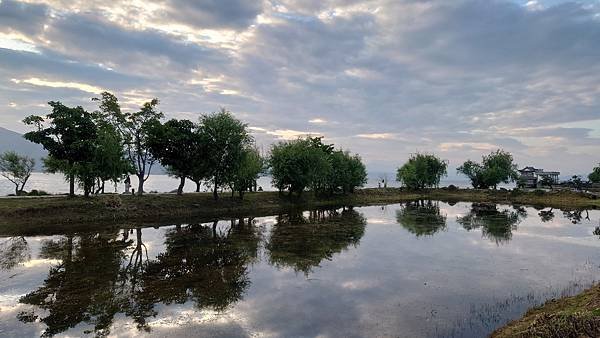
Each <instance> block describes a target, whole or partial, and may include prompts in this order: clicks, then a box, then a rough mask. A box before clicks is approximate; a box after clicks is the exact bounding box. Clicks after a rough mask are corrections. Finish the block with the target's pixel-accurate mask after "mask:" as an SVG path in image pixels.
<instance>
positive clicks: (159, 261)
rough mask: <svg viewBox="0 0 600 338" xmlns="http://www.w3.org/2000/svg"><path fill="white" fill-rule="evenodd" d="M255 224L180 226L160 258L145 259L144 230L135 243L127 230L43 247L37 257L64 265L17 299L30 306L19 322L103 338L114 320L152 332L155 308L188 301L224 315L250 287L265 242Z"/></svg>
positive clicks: (168, 238)
mask: <svg viewBox="0 0 600 338" xmlns="http://www.w3.org/2000/svg"><path fill="white" fill-rule="evenodd" d="M253 223H254V222H253V221H252V219H250V220H244V219H242V220H235V221H231V222H230V225H229V226H228V227H227V229H222V228H218V227H217V222H215V223H214V224H210V225H202V224H193V225H187V226H177V227H175V228H173V229H170V230H168V231H167V232H166V235H165V250H164V252H163V253H160V254H159V255H158V256H157V257H156V259H149V258H148V254H147V250H146V247H145V245H144V243H143V241H142V229H135V230H133V231H132V232H131V234H133V232H134V231H135V234H136V238H135V242H134V240H131V239H129V237H130V232H129V231H125V232H124V233H123V234H122V236H119V234H118V233H110V234H86V235H80V236H68V237H66V238H63V239H60V240H51V241H45V242H44V243H42V247H41V250H40V258H48V259H56V260H60V261H61V263H60V264H58V265H56V266H53V267H52V268H51V269H50V271H49V272H48V277H47V278H46V280H45V281H44V284H43V285H42V286H41V287H40V288H38V289H37V290H35V291H33V292H31V293H29V294H27V295H25V296H23V297H22V298H21V299H20V300H19V302H20V303H22V304H27V305H32V306H33V307H32V308H31V309H30V310H28V311H23V312H21V313H20V314H19V315H18V318H19V320H21V321H23V322H33V321H40V322H42V323H44V324H45V325H46V330H45V331H44V333H43V336H45V337H49V336H53V335H55V334H58V333H61V332H65V331H67V330H68V329H70V328H74V327H75V326H77V325H78V324H80V323H85V324H87V325H91V326H93V333H94V334H95V335H97V336H105V335H108V334H109V333H110V327H111V325H112V322H113V320H114V316H115V315H116V314H117V313H124V314H125V315H126V316H129V317H132V318H133V319H134V320H135V322H136V323H137V326H138V328H139V329H141V330H146V331H149V330H150V328H149V326H148V325H147V321H146V319H147V318H148V317H151V316H156V315H157V314H158V313H157V311H156V310H155V309H154V307H155V305H156V304H157V303H164V304H171V303H178V304H182V303H185V302H187V301H188V300H191V301H193V302H194V303H195V305H196V306H197V308H199V309H212V310H215V311H221V310H224V309H226V308H227V307H228V306H229V305H230V304H232V303H233V302H236V301H238V300H240V299H241V298H242V295H243V293H244V291H245V289H246V288H247V287H248V285H249V284H250V281H249V279H248V275H247V274H248V271H247V266H248V264H249V263H251V262H252V261H254V260H255V259H256V257H257V251H258V245H259V241H260V234H259V233H258V231H257V229H256V227H255V226H254V224H253ZM120 237H121V238H120ZM87 333H91V332H87Z"/></svg>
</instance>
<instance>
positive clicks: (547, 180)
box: [540, 175, 554, 189]
mask: <svg viewBox="0 0 600 338" xmlns="http://www.w3.org/2000/svg"><path fill="white" fill-rule="evenodd" d="M553 185H554V180H553V179H552V177H550V176H546V175H544V176H542V178H541V179H540V186H542V187H548V188H550V189H552V186H553Z"/></svg>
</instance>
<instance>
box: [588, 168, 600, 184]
mask: <svg viewBox="0 0 600 338" xmlns="http://www.w3.org/2000/svg"><path fill="white" fill-rule="evenodd" d="M588 179H589V180H590V182H592V183H600V164H598V166H597V167H595V168H594V169H593V170H592V172H591V173H590V174H589V175H588Z"/></svg>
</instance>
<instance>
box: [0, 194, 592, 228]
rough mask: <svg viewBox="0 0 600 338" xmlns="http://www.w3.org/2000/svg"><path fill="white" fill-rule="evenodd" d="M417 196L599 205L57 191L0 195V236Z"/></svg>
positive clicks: (557, 197) (544, 198)
mask: <svg viewBox="0 0 600 338" xmlns="http://www.w3.org/2000/svg"><path fill="white" fill-rule="evenodd" d="M418 199H426V200H439V201H442V202H480V203H497V204H519V205H525V206H536V207H552V208H561V209H598V208H600V199H592V198H590V197H589V196H585V195H584V194H581V193H575V192H567V191H554V192H545V193H540V192H521V191H519V192H514V191H505V190H496V191H494V190H473V189H457V190H449V189H443V188H442V189H430V190H424V191H407V190H403V189H399V188H387V189H376V188H370V189H360V190H357V191H356V192H355V193H354V194H349V195H334V196H331V197H316V196H314V195H313V194H312V193H310V192H306V193H304V194H303V195H302V196H301V197H296V196H293V197H288V196H287V195H282V196H280V195H279V194H278V193H277V192H257V193H246V194H245V198H244V200H240V199H239V198H237V197H235V198H232V197H231V196H230V194H222V195H221V198H220V199H219V200H218V201H214V200H213V199H212V194H210V193H188V194H184V195H182V196H178V195H174V194H146V195H144V196H142V197H139V196H131V195H110V194H109V195H101V196H94V197H90V198H84V197H75V198H68V197H62V196H58V197H57V196H53V197H51V198H48V197H39V198H38V197H26V198H19V197H15V198H2V199H0V235H35V234H55V233H64V232H76V231H82V230H102V229H111V228H114V227H119V226H123V225H127V226H130V227H146V226H156V225H161V224H168V223H171V222H172V223H177V222H180V223H186V222H187V223H189V222H190V221H192V222H210V221H213V220H215V219H230V218H239V217H251V216H256V217H258V216H270V215H276V214H280V213H287V212H289V211H298V210H308V209H314V208H327V207H330V208H334V207H343V206H354V207H360V206H370V205H383V204H394V203H401V202H407V201H413V200H418Z"/></svg>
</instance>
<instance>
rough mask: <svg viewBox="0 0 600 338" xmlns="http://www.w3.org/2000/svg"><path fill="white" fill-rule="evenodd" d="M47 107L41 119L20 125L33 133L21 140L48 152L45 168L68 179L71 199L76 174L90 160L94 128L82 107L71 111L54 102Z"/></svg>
mask: <svg viewBox="0 0 600 338" xmlns="http://www.w3.org/2000/svg"><path fill="white" fill-rule="evenodd" d="M48 104H49V105H50V106H51V107H52V112H51V113H50V114H48V115H46V116H45V118H44V117H41V116H36V115H31V116H29V117H27V118H25V120H24V121H23V122H24V123H25V124H27V125H31V126H34V128H35V130H34V131H31V132H28V133H26V134H25V135H24V137H25V139H27V140H29V141H31V142H34V143H38V144H41V145H42V146H43V147H44V149H46V150H47V151H48V154H49V159H50V160H49V161H47V162H46V167H47V169H49V170H50V171H54V172H62V173H64V174H65V175H66V176H67V177H68V178H69V182H70V189H69V194H70V195H71V196H73V195H75V178H76V175H77V174H79V175H80V176H81V175H84V174H85V173H86V171H87V170H86V168H85V167H86V164H89V163H90V162H91V161H92V157H93V154H94V148H95V145H96V144H95V142H96V138H97V135H98V128H97V126H96V124H95V122H94V118H93V116H92V114H90V113H89V112H87V111H85V110H84V109H83V108H82V107H75V108H71V107H67V106H65V105H63V104H62V103H60V102H55V101H51V102H49V103H48ZM82 181H84V182H86V181H87V179H86V178H83V180H82Z"/></svg>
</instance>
